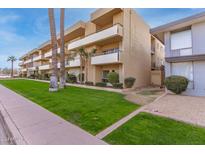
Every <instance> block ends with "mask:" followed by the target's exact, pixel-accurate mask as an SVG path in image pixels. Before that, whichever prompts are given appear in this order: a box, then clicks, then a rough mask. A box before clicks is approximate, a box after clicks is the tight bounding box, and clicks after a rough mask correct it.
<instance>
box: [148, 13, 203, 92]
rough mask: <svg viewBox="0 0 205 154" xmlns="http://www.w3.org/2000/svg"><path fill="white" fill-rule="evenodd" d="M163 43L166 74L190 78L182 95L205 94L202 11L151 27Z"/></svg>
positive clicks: (152, 31)
mask: <svg viewBox="0 0 205 154" xmlns="http://www.w3.org/2000/svg"><path fill="white" fill-rule="evenodd" d="M151 33H152V34H153V35H154V36H155V37H157V38H158V39H160V40H161V41H162V42H163V43H164V44H165V57H166V58H165V60H166V62H165V70H166V71H165V74H166V76H170V75H181V76H185V77H187V78H188V79H189V81H190V82H189V85H188V89H187V91H186V92H185V94H188V95H198V96H204V95H205V80H204V76H205V43H204V40H205V12H202V13H199V14H196V15H193V16H190V17H187V18H184V19H181V20H177V21H174V22H171V23H168V24H165V25H162V26H159V27H156V28H153V29H152V30H151Z"/></svg>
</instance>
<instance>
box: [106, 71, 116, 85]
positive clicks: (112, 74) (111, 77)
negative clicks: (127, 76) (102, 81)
mask: <svg viewBox="0 0 205 154" xmlns="http://www.w3.org/2000/svg"><path fill="white" fill-rule="evenodd" d="M108 81H109V82H110V83H111V84H112V85H113V84H115V83H119V74H118V73H116V72H110V73H109V74H108Z"/></svg>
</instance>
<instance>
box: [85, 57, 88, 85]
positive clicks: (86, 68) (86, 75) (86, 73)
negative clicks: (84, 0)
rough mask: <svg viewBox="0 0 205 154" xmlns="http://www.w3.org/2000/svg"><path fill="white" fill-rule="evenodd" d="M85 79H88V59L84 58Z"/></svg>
mask: <svg viewBox="0 0 205 154" xmlns="http://www.w3.org/2000/svg"><path fill="white" fill-rule="evenodd" d="M85 81H86V82H87V81H88V59H86V65H85Z"/></svg>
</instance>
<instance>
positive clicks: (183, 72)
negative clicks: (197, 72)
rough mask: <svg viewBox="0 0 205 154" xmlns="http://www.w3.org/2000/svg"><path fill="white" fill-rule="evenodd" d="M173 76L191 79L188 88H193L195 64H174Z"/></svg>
mask: <svg viewBox="0 0 205 154" xmlns="http://www.w3.org/2000/svg"><path fill="white" fill-rule="evenodd" d="M172 75H180V76H184V77H186V78H187V79H189V81H190V83H189V85H188V88H193V64H192V62H183V63H172Z"/></svg>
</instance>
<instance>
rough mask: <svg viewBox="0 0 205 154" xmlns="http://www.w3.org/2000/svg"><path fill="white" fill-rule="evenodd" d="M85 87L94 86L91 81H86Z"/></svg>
mask: <svg viewBox="0 0 205 154" xmlns="http://www.w3.org/2000/svg"><path fill="white" fill-rule="evenodd" d="M85 85H88V86H93V85H94V83H93V82H92V81H86V82H85Z"/></svg>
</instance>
